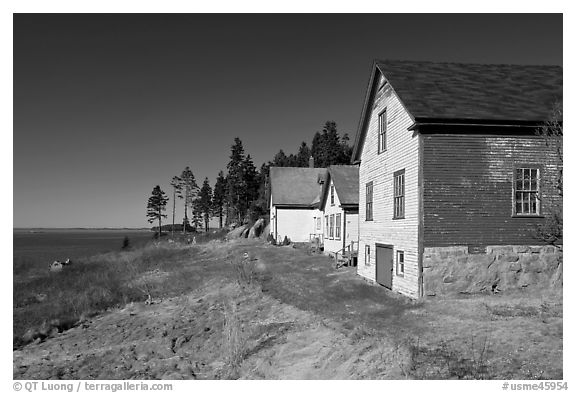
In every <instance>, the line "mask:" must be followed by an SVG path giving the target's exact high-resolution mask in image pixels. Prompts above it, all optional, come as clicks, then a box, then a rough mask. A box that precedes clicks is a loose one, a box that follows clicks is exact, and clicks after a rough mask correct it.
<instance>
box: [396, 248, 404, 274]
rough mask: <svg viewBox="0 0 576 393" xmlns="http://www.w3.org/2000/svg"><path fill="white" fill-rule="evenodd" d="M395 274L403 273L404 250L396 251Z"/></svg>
mask: <svg viewBox="0 0 576 393" xmlns="http://www.w3.org/2000/svg"><path fill="white" fill-rule="evenodd" d="M396 275H397V276H403V275H404V251H396Z"/></svg>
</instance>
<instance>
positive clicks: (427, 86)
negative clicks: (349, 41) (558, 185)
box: [353, 60, 563, 160]
mask: <svg viewBox="0 0 576 393" xmlns="http://www.w3.org/2000/svg"><path fill="white" fill-rule="evenodd" d="M380 74H382V75H383V76H384V78H386V81H387V82H388V83H389V84H390V86H391V87H392V89H393V90H394V91H395V92H396V94H397V95H398V97H399V99H400V101H401V102H402V103H403V105H404V107H405V108H406V110H407V111H408V113H409V114H410V116H411V117H412V119H413V120H414V121H415V122H416V123H418V122H427V121H428V122H434V123H442V122H443V123H457V122H464V123H473V122H474V123H477V124H519V125H522V124H526V123H534V122H543V121H546V120H547V119H548V118H549V117H550V113H551V110H552V108H553V106H554V104H555V103H557V102H559V103H561V102H562V97H563V94H562V82H563V76H562V67H560V66H538V65H536V66H534V65H511V64H463V63H433V62H425V61H399V60H376V61H374V64H373V66H372V73H371V76H370V84H369V86H368V90H367V93H366V98H365V101H364V108H363V111H362V116H361V119H360V124H359V126H358V132H357V135H356V143H355V146H354V154H353V160H357V159H358V158H357V157H356V156H357V153H358V150H359V149H358V144H359V142H362V140H363V135H362V133H363V132H364V130H365V129H366V126H367V124H366V123H367V122H368V117H369V115H370V111H369V108H371V100H372V96H373V90H374V88H375V87H376V85H377V83H378V79H379V76H380Z"/></svg>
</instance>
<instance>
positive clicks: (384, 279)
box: [376, 244, 394, 289]
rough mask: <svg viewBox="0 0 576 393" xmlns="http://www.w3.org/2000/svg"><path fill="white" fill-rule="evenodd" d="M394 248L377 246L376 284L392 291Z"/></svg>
mask: <svg viewBox="0 0 576 393" xmlns="http://www.w3.org/2000/svg"><path fill="white" fill-rule="evenodd" d="M393 255H394V252H393V247H392V246H385V245H382V244H376V282H377V283H378V284H380V285H383V286H385V287H386V288H388V289H392V266H393V263H394V261H393Z"/></svg>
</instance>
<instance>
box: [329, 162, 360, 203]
mask: <svg viewBox="0 0 576 393" xmlns="http://www.w3.org/2000/svg"><path fill="white" fill-rule="evenodd" d="M330 180H332V181H333V182H334V188H335V190H336V193H337V194H338V199H339V200H340V205H342V206H343V207H344V206H346V207H357V206H358V197H359V195H358V192H359V191H358V190H359V189H358V187H359V186H358V184H359V182H360V178H359V168H358V166H357V165H332V166H330V167H328V174H327V177H326V181H325V182H324V187H322V196H321V197H320V201H321V203H320V209H321V210H323V209H324V206H325V204H326V201H327V200H328V192H329V185H330Z"/></svg>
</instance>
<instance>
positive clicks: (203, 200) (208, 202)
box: [198, 178, 212, 232]
mask: <svg viewBox="0 0 576 393" xmlns="http://www.w3.org/2000/svg"><path fill="white" fill-rule="evenodd" d="M198 210H199V211H200V214H201V215H202V217H203V218H204V229H205V230H206V232H208V230H209V229H210V228H209V222H210V213H211V212H212V187H210V183H209V182H208V178H205V179H204V183H202V188H201V189H200V193H199V194H198Z"/></svg>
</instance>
